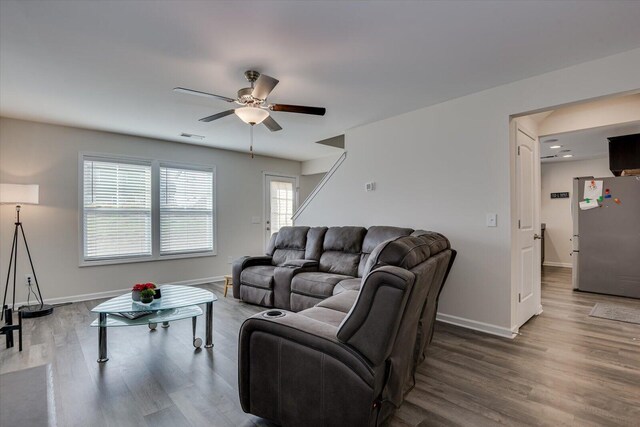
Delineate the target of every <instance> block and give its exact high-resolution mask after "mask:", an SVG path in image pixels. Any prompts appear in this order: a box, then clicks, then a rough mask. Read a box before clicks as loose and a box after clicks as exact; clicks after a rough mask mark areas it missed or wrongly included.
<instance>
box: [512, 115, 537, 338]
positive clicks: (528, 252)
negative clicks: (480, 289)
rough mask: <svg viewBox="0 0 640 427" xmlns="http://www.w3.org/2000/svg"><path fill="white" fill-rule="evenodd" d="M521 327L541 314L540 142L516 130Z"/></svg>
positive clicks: (519, 324) (519, 312)
mask: <svg viewBox="0 0 640 427" xmlns="http://www.w3.org/2000/svg"><path fill="white" fill-rule="evenodd" d="M516 145H517V148H516V149H517V154H516V197H517V206H518V227H517V233H518V239H517V241H518V247H517V249H518V261H517V264H518V276H517V277H518V279H517V280H518V284H517V285H518V286H517V288H518V303H517V314H518V317H517V319H518V326H522V325H523V324H524V323H525V322H526V321H527V320H529V319H530V318H531V317H532V316H533V315H535V314H538V313H539V311H540V268H541V267H540V243H539V242H540V161H539V159H538V158H539V154H538V153H539V147H538V141H537V138H535V136H534V135H530V134H529V133H528V132H525V131H523V129H521V128H520V127H519V126H518V128H517V129H516Z"/></svg>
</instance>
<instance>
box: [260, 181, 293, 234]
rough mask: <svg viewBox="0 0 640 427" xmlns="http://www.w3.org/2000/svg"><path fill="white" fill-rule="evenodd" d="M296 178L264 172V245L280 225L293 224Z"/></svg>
mask: <svg viewBox="0 0 640 427" xmlns="http://www.w3.org/2000/svg"><path fill="white" fill-rule="evenodd" d="M297 187H298V178H297V177H295V176H283V175H272V174H265V176H264V194H265V198H264V199H265V210H264V212H265V218H264V230H265V245H266V244H267V243H269V239H270V238H271V235H272V234H273V233H276V232H277V231H278V230H280V228H281V227H284V226H289V225H293V220H292V219H291V217H292V216H293V213H294V212H295V211H296V209H297V207H298V188H297Z"/></svg>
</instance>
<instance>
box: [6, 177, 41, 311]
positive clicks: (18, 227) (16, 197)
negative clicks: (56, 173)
mask: <svg viewBox="0 0 640 427" xmlns="http://www.w3.org/2000/svg"><path fill="white" fill-rule="evenodd" d="M38 191H39V186H38V185H18V184H0V203H2V204H12V205H16V222H15V223H14V224H15V228H14V231H13V243H12V245H11V255H10V258H9V271H8V272H7V281H6V283H5V286H4V297H3V299H2V308H3V310H2V315H0V318H2V317H1V316H3V315H4V307H5V304H6V302H7V291H8V290H9V279H10V278H11V268H12V266H13V300H12V303H11V309H12V310H15V305H16V272H17V269H18V242H19V240H20V236H22V241H23V242H24V247H25V249H26V250H27V256H28V257H29V265H30V266H31V273H33V281H34V282H35V285H36V292H33V290H32V288H31V283H29V295H31V293H33V294H34V295H35V298H36V301H37V304H32V305H29V303H28V302H27V305H24V306H22V307H20V308H19V309H18V310H19V311H20V313H21V315H22V317H23V318H28V317H41V316H46V315H48V314H51V313H52V312H53V306H51V305H49V304H45V303H44V302H43V301H42V294H41V293H40V285H38V278H37V277H36V271H35V269H34V268H33V261H32V260H31V252H29V245H28V244H27V237H26V236H25V235H24V228H23V227H22V223H21V222H20V207H21V206H22V205H23V204H24V205H26V204H29V205H37V204H38ZM28 300H29V298H28V297H27V301H28Z"/></svg>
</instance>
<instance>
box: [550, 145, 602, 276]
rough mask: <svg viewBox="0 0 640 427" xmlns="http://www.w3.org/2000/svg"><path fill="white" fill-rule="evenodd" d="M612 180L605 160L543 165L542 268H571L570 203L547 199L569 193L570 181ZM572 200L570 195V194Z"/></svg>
mask: <svg viewBox="0 0 640 427" xmlns="http://www.w3.org/2000/svg"><path fill="white" fill-rule="evenodd" d="M579 176H595V177H612V176H613V174H612V173H611V171H610V170H609V158H608V157H603V158H600V159H592V160H577V161H572V162H554V163H543V164H542V170H541V177H542V210H541V221H542V222H544V223H545V224H546V227H547V228H546V230H545V245H544V248H545V260H544V262H545V265H552V266H557V267H571V255H570V253H571V236H572V235H573V222H572V220H571V199H570V198H569V199H551V195H550V194H551V193H557V192H563V191H568V192H569V193H572V192H573V178H575V177H579ZM570 196H572V197H573V194H570Z"/></svg>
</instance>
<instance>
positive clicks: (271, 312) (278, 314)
mask: <svg viewBox="0 0 640 427" xmlns="http://www.w3.org/2000/svg"><path fill="white" fill-rule="evenodd" d="M262 316H264V317H266V318H267V319H277V318H278V317H284V316H285V313H284V312H282V311H280V310H269V311H265V312H264V313H262Z"/></svg>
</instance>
